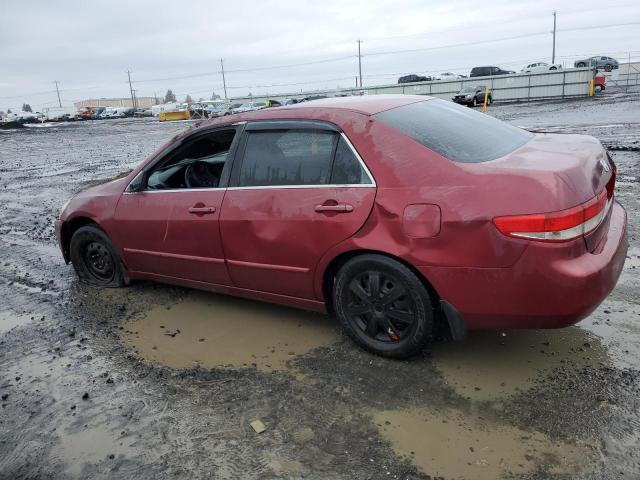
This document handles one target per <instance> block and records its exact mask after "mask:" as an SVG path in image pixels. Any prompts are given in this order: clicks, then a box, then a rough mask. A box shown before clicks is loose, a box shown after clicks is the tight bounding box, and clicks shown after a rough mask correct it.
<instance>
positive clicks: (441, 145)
mask: <svg viewBox="0 0 640 480" xmlns="http://www.w3.org/2000/svg"><path fill="white" fill-rule="evenodd" d="M375 118H376V119H377V120H379V121H381V122H383V123H386V124H387V125H389V126H390V127H392V128H395V129H396V130H398V131H399V132H401V133H403V134H405V135H407V136H408V137H410V138H412V139H413V140H415V141H416V142H419V143H421V144H422V145H424V146H425V147H427V148H429V149H431V150H433V151H434V152H437V153H439V154H440V155H442V156H443V157H446V158H448V159H449V160H453V161H455V162H462V163H479V162H486V161H489V160H495V159H496V158H499V157H502V156H504V155H506V154H508V153H511V152H513V151H514V150H515V149H517V148H519V147H521V146H522V145H524V144H525V143H527V142H528V141H529V140H531V139H532V138H533V137H534V135H533V134H532V133H530V132H527V131H526V130H522V129H520V128H517V127H514V126H512V125H509V124H507V123H504V122H501V121H500V120H497V119H495V118H493V117H491V116H489V115H486V114H484V113H480V112H476V111H475V110H472V109H470V108H466V107H461V106H459V105H456V104H455V103H453V102H446V101H444V100H439V99H433V100H426V101H423V102H417V103H412V104H410V105H404V106H402V107H397V108H392V109H391V110H387V111H384V112H381V113H378V114H377V115H375Z"/></svg>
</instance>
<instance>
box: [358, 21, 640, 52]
mask: <svg viewBox="0 0 640 480" xmlns="http://www.w3.org/2000/svg"><path fill="white" fill-rule="evenodd" d="M631 25H640V22H629V23H616V24H610V25H597V26H586V27H575V28H565V29H563V30H557V31H558V32H573V31H577V30H593V29H603V28H614V27H626V26H631ZM547 34H548V33H547V32H536V33H525V34H522V35H512V36H509V37H501V38H494V39H490V40H474V41H471V42H461V43H451V44H448V45H438V46H435V47H420V48H410V49H405V50H388V51H380V52H374V53H368V54H367V55H366V56H368V57H373V56H380V55H397V54H401V53H413V52H425V51H429V50H442V49H445V48H457V47H468V46H473V45H484V44H487V43H496V42H504V41H507V40H518V39H521V38H529V37H537V36H540V35H547Z"/></svg>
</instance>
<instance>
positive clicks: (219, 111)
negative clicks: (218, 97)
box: [206, 103, 229, 118]
mask: <svg viewBox="0 0 640 480" xmlns="http://www.w3.org/2000/svg"><path fill="white" fill-rule="evenodd" d="M228 108H229V104H228V103H212V104H209V105H207V108H206V112H207V116H208V117H209V118H216V117H219V116H222V115H224V112H225V111H226V110H227V109H228Z"/></svg>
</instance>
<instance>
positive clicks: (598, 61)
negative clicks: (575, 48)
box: [573, 56, 618, 72]
mask: <svg viewBox="0 0 640 480" xmlns="http://www.w3.org/2000/svg"><path fill="white" fill-rule="evenodd" d="M573 66H574V67H576V68H581V67H590V66H591V67H596V68H602V69H604V71H605V72H610V71H611V70H616V69H617V68H618V61H617V60H616V59H615V58H611V57H604V56H600V57H599V56H596V57H591V58H586V59H584V60H576V61H575V62H574V63H573Z"/></svg>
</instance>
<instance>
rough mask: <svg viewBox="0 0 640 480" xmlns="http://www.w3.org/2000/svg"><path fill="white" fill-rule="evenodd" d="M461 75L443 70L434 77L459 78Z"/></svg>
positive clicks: (441, 78)
mask: <svg viewBox="0 0 640 480" xmlns="http://www.w3.org/2000/svg"><path fill="white" fill-rule="evenodd" d="M461 78H462V75H458V74H457V73H451V72H444V73H441V74H440V75H437V76H436V77H435V80H460V79H461Z"/></svg>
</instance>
